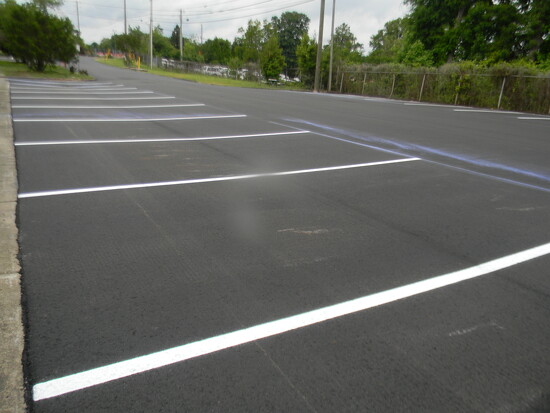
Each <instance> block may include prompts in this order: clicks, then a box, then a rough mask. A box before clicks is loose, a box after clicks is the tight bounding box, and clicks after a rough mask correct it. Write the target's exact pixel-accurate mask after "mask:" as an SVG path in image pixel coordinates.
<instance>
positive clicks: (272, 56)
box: [260, 35, 285, 80]
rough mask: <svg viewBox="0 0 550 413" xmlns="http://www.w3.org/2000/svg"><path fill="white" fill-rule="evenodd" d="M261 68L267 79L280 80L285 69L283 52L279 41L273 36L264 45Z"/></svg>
mask: <svg viewBox="0 0 550 413" xmlns="http://www.w3.org/2000/svg"><path fill="white" fill-rule="evenodd" d="M260 67H261V70H262V74H263V75H264V77H265V78H266V79H268V80H269V79H278V78H279V74H280V73H281V72H282V71H283V68H284V67H285V58H284V56H283V50H282V49H281V48H280V47H279V39H278V38H277V36H276V35H273V36H271V37H270V38H269V39H268V40H267V41H266V42H265V43H264V45H263V47H262V51H261V53H260Z"/></svg>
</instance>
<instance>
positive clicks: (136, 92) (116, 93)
mask: <svg viewBox="0 0 550 413" xmlns="http://www.w3.org/2000/svg"><path fill="white" fill-rule="evenodd" d="M12 93H16V94H19V95H21V94H29V95H44V94H48V95H133V94H144V93H155V92H153V91H150V90H138V91H128V92H125V91H122V92H109V91H105V92H88V91H78V92H75V91H67V92H58V91H45V90H44V91H36V92H30V91H22V92H16V91H13V92H12Z"/></svg>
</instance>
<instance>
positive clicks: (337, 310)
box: [33, 243, 550, 401]
mask: <svg viewBox="0 0 550 413" xmlns="http://www.w3.org/2000/svg"><path fill="white" fill-rule="evenodd" d="M548 254H550V243H548V244H544V245H540V246H538V247H534V248H530V249H527V250H524V251H520V252H517V253H515V254H511V255H507V256H505V257H502V258H497V259H495V260H492V261H488V262H484V263H482V264H479V265H475V266H473V267H469V268H465V269H463V270H459V271H455V272H451V273H447V274H443V275H439V276H437V277H433V278H428V279H425V280H422V281H418V282H415V283H412V284H407V285H404V286H401V287H397V288H393V289H391V290H386V291H382V292H379V293H375V294H371V295H367V296H364V297H360V298H356V299H354V300H350V301H345V302H343V303H339V304H335V305H331V306H328V307H323V308H319V309H317V310H313V311H308V312H305V313H301V314H297V315H294V316H290V317H286V318H282V319H279V320H275V321H270V322H267V323H264V324H259V325H256V326H253V327H248V328H244V329H242V330H237V331H233V332H230V333H226V334H222V335H219V336H215V337H211V338H207V339H204V340H199V341H195V342H193V343H189V344H184V345H182V346H179V347H173V348H170V349H167V350H162V351H158V352H156V353H151V354H147V355H144V356H140V357H136V358H132V359H129V360H124V361H120V362H118V363H113V364H109V365H106V366H102V367H97V368H95V369H91V370H86V371H83V372H80V373H76V374H71V375H69V376H65V377H60V378H58V379H53V380H49V381H46V382H42V383H38V384H36V385H35V386H34V387H33V399H34V401H39V400H44V399H49V398H52V397H57V396H60V395H63V394H67V393H70V392H74V391H77V390H82V389H86V388H89V387H92V386H97V385H99V384H103V383H108V382H110V381H113V380H117V379H121V378H124V377H128V376H132V375H134V374H139V373H143V372H146V371H150V370H153V369H158V368H161V367H165V366H168V365H171V364H174V363H179V362H182V361H185V360H189V359H192V358H195V357H200V356H204V355H206V354H211V353H214V352H217V351H221V350H225V349H228V348H231V347H235V346H239V345H242V344H246V343H250V342H253V341H256V340H261V339H263V338H267V337H272V336H275V335H279V334H283V333H287V332H289V331H292V330H296V329H299V328H304V327H308V326H311V325H314V324H318V323H322V322H324V321H327V320H332V319H335V318H338V317H343V316H346V315H349V314H353V313H357V312H359V311H364V310H368V309H370V308H373V307H378V306H381V305H384V304H388V303H392V302H395V301H398V300H403V299H405V298H409V297H413V296H415V295H419V294H423V293H427V292H430V291H434V290H437V289H439V288H443V287H447V286H449V285H452V284H456V283H460V282H463V281H466V280H470V279H472V278H476V277H480V276H482V275H487V274H491V273H494V272H496V271H499V270H503V269H505V268H509V267H512V266H514V265H518V264H521V263H524V262H527V261H529V260H532V259H535V258H539V257H542V256H545V255H548Z"/></svg>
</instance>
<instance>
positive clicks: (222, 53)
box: [201, 37, 231, 65]
mask: <svg viewBox="0 0 550 413" xmlns="http://www.w3.org/2000/svg"><path fill="white" fill-rule="evenodd" d="M201 51H202V53H203V55H204V61H205V62H206V63H218V64H222V65H225V64H227V62H228V61H229V59H230V58H231V43H229V40H225V39H220V38H218V37H215V38H214V39H208V40H207V41H205V42H204V43H203V44H202V46H201Z"/></svg>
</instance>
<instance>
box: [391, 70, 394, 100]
mask: <svg viewBox="0 0 550 413" xmlns="http://www.w3.org/2000/svg"><path fill="white" fill-rule="evenodd" d="M394 89H395V73H394V74H393V82H392V84H391V92H390V99H391V97H392V96H393V91H394Z"/></svg>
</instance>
